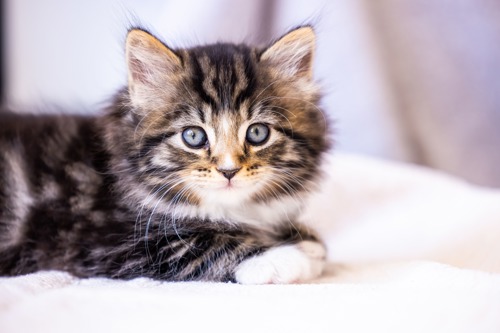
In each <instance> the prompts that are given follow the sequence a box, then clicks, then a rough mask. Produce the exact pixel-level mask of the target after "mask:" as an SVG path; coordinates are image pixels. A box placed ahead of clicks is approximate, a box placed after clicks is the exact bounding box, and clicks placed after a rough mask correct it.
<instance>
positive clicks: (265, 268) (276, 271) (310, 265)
mask: <svg viewBox="0 0 500 333" xmlns="http://www.w3.org/2000/svg"><path fill="white" fill-rule="evenodd" d="M325 256H326V251H325V248H324V246H323V245H322V244H320V243H318V242H312V241H302V242H300V243H297V244H293V245H283V246H278V247H275V248H272V249H270V250H267V251H266V252H264V253H262V254H260V255H258V256H255V257H251V258H249V259H247V260H245V261H243V262H242V263H241V264H239V265H238V267H237V268H236V271H235V278H236V281H237V282H239V283H242V284H268V283H297V282H304V281H308V280H311V279H313V278H315V277H318V276H319V275H320V274H321V272H322V271H323V268H324V266H325Z"/></svg>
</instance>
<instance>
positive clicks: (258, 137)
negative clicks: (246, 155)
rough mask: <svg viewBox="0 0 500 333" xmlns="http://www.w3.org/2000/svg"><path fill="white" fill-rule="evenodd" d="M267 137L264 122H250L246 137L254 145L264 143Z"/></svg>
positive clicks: (266, 128)
mask: <svg viewBox="0 0 500 333" xmlns="http://www.w3.org/2000/svg"><path fill="white" fill-rule="evenodd" d="M268 138H269V127H267V125H264V124H252V125H250V126H249V127H248V129H247V135H246V139H247V141H248V142H249V143H250V144H252V145H254V146H259V145H262V144H264V143H265V142H266V141H267V139H268Z"/></svg>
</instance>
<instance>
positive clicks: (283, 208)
mask: <svg viewBox="0 0 500 333" xmlns="http://www.w3.org/2000/svg"><path fill="white" fill-rule="evenodd" d="M189 210H190V212H189V213H188V214H189V215H191V216H192V217H199V218H208V219H210V220H214V221H227V222H228V223H231V224H246V225H250V226H253V227H258V228H265V227H271V226H273V225H278V224H282V223H283V222H288V221H293V220H294V219H295V218H296V217H297V215H298V214H299V213H300V210H301V203H300V201H298V200H296V199H294V198H283V199H280V200H272V201H268V202H262V203H247V204H241V205H230V204H224V203H217V204H215V203H214V202H208V203H201V204H200V205H199V206H197V207H192V208H191V209H189Z"/></svg>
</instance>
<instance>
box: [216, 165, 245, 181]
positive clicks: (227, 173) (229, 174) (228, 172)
mask: <svg viewBox="0 0 500 333" xmlns="http://www.w3.org/2000/svg"><path fill="white" fill-rule="evenodd" d="M240 170H241V168H237V169H217V171H219V172H220V173H222V175H223V176H224V177H226V178H227V179H228V180H231V178H233V177H234V175H235V174H236V173H237V172H238V171H240Z"/></svg>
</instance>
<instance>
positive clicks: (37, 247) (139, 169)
mask: <svg viewBox="0 0 500 333" xmlns="http://www.w3.org/2000/svg"><path fill="white" fill-rule="evenodd" d="M303 29H309V30H308V31H301V32H300V33H299V34H297V33H295V35H293V34H294V32H293V31H292V32H291V33H290V34H289V35H287V36H288V37H285V38H288V39H287V43H282V44H286V45H283V46H281V45H279V44H278V43H279V41H278V42H276V43H275V44H273V45H272V46H270V47H269V48H267V49H259V48H254V47H250V46H247V45H244V44H241V45H234V44H214V45H207V46H198V47H194V48H190V49H178V50H171V49H170V48H168V47H167V46H166V45H165V44H164V43H162V42H160V41H159V40H157V39H156V38H155V37H153V36H151V35H150V34H148V33H147V32H144V31H142V30H137V29H136V30H131V31H130V32H129V38H128V39H127V65H128V70H129V83H128V86H127V87H126V88H124V89H122V90H120V91H119V92H118V93H117V95H116V97H115V98H114V100H113V102H112V104H111V106H110V107H109V108H108V109H106V110H105V111H104V112H103V113H102V114H101V115H99V116H92V117H91V116H89V117H84V116H50V115H45V116H21V115H16V114H10V113H3V114H1V116H0V124H1V125H0V274H2V275H16V274H26V273H30V272H34V271H37V270H43V269H59V270H65V271H68V272H71V273H73V274H75V275H76V276H80V277H92V276H105V277H111V278H134V277H139V276H146V277H152V278H156V279H163V280H172V281H179V280H213V281H232V280H234V272H235V269H236V267H237V266H238V265H239V264H240V263H241V262H242V261H244V260H246V259H248V258H250V257H252V256H256V255H258V254H260V253H263V252H264V251H266V250H268V249H271V248H274V247H277V246H280V245H283V244H294V243H297V242H299V241H304V240H310V241H314V242H319V239H318V237H317V236H316V235H315V234H314V232H312V231H310V230H308V228H306V227H304V226H301V225H299V224H298V223H297V222H296V220H295V218H296V215H297V214H298V212H299V210H300V205H301V203H302V202H303V199H304V196H305V195H306V194H307V193H308V192H309V191H310V190H311V189H312V188H313V186H314V182H315V181H316V180H317V177H318V169H319V165H320V162H321V156H322V154H323V152H325V151H326V150H327V149H328V147H329V141H328V124H327V122H326V120H325V117H324V114H323V113H322V111H321V109H320V108H319V107H318V103H319V99H320V93H319V89H318V87H317V86H316V84H315V83H314V81H313V80H312V78H310V75H309V74H307V73H308V71H310V70H311V68H310V66H312V64H311V63H310V62H311V61H312V54H313V53H312V52H313V43H312V42H311V40H312V41H313V38H314V35H312V36H311V35H310V34H313V32H312V30H311V28H309V27H304V28H303ZM311 38H312V39H311ZM308 47H309V48H310V52H307V50H308ZM283 48H286V49H285V50H283ZM293 48H297V49H298V50H299V51H300V52H299V53H298V54H295V55H293ZM290 55H293V57H294V58H293V59H292V60H289V59H288V60H287V58H286V57H290ZM283 57H285V58H283ZM281 61H283V63H281ZM290 64H291V65H293V66H295V67H297V66H300V68H299V67H297V68H298V69H297V68H295V71H296V73H295V74H296V75H295V77H293V75H292V77H291V76H290V73H292V74H293V70H292V69H290ZM304 73H306V75H304ZM254 123H263V124H266V125H267V126H268V127H269V129H270V137H269V140H268V141H267V142H265V143H264V144H263V145H262V146H254V145H251V144H249V143H248V142H247V141H245V133H246V129H247V128H248V126H249V125H251V124H254ZM190 126H198V127H201V128H203V129H204V130H205V132H206V134H207V137H208V141H207V144H206V146H204V147H203V148H201V149H193V148H191V147H188V146H187V145H186V144H185V143H184V142H183V141H182V137H181V133H182V131H183V130H184V129H185V128H187V127H190ZM222 167H224V168H227V167H234V168H235V170H238V172H237V173H236V174H235V176H234V178H232V179H231V180H230V181H228V180H227V179H226V178H225V177H224V176H223V175H222V174H221V173H220V172H219V171H220V170H221V168H222ZM218 170H219V171H218Z"/></svg>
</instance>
